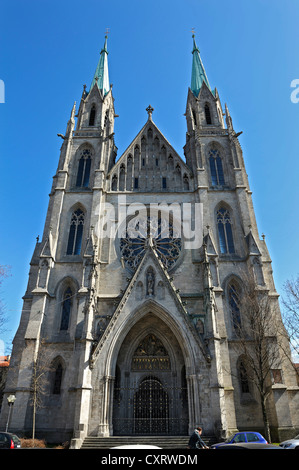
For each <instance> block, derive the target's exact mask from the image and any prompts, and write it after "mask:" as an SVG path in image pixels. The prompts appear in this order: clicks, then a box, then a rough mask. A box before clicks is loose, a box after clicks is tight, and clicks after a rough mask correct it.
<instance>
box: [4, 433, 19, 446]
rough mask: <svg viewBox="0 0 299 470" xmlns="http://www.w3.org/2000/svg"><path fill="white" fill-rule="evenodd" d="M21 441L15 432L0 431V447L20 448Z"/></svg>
mask: <svg viewBox="0 0 299 470" xmlns="http://www.w3.org/2000/svg"><path fill="white" fill-rule="evenodd" d="M20 448H21V441H20V439H19V438H18V436H16V435H15V434H11V433H10V432H0V449H20Z"/></svg>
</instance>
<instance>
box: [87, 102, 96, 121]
mask: <svg viewBox="0 0 299 470" xmlns="http://www.w3.org/2000/svg"><path fill="white" fill-rule="evenodd" d="M95 118H96V107H95V105H93V106H92V108H91V110H90V115H89V125H90V126H94V123H95Z"/></svg>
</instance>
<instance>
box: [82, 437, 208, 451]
mask: <svg viewBox="0 0 299 470" xmlns="http://www.w3.org/2000/svg"><path fill="white" fill-rule="evenodd" d="M202 438H203V441H204V442H205V443H206V444H207V445H208V446H210V445H212V444H213V443H215V442H216V439H215V437H214V436H202ZM188 441H189V436H110V437H96V436H88V437H86V438H85V439H84V441H83V444H82V446H81V449H111V448H112V447H116V446H123V445H130V444H132V445H135V444H139V445H140V444H141V445H142V444H145V445H151V446H157V447H161V448H162V449H186V448H187V446H188Z"/></svg>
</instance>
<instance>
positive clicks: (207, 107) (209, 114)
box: [205, 103, 212, 124]
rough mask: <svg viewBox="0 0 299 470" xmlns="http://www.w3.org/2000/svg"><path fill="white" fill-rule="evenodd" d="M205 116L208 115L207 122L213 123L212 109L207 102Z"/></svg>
mask: <svg viewBox="0 0 299 470" xmlns="http://www.w3.org/2000/svg"><path fill="white" fill-rule="evenodd" d="M205 117H206V123H207V124H212V118H211V111H210V106H209V105H208V103H206V104H205Z"/></svg>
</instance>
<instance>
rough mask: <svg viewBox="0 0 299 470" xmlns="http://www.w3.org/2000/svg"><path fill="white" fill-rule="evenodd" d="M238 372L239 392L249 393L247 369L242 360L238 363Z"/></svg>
mask: <svg viewBox="0 0 299 470" xmlns="http://www.w3.org/2000/svg"><path fill="white" fill-rule="evenodd" d="M239 374H240V385H241V392H242V393H249V380H248V375H247V370H246V367H245V365H244V363H243V361H241V363H240V367H239Z"/></svg>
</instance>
